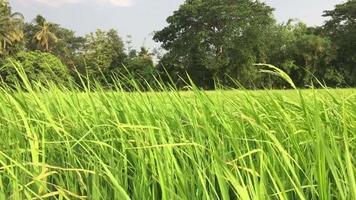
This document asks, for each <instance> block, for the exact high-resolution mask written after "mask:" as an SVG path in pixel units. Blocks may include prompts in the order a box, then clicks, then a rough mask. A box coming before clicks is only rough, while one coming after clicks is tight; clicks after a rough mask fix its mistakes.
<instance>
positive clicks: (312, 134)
mask: <svg viewBox="0 0 356 200" xmlns="http://www.w3.org/2000/svg"><path fill="white" fill-rule="evenodd" d="M119 84H120V83H117V87H120V85H119ZM2 89H3V92H1V93H0V105H1V106H0V116H1V117H0V147H1V148H0V199H1V200H2V199H4V200H5V199H14V200H22V199H55V200H56V199H58V200H61V199H65V200H70V199H83V200H84V199H92V200H99V199H119V200H121V199H122V200H128V199H140V200H141V199H142V200H145V199H162V200H171V199H181V200H195V199H196V200H200V199H222V200H230V199H241V200H259V199H261V200H262V199H263V200H265V199H266V200H269V199H271V200H289V199H290V200H293V199H304V200H319V199H338V200H354V199H356V184H355V172H356V168H355V155H356V145H355V143H356V140H355V133H356V126H355V125H356V124H355V122H356V96H355V92H356V91H355V90H352V89H350V90H301V91H296V90H293V91H257V92H255V91H241V90H239V91H231V92H230V91H214V92H205V91H201V90H194V91H193V92H179V91H172V90H165V91H164V92H160V93H157V92H154V93H147V92H145V93H140V92H135V93H127V92H124V91H122V90H120V89H118V90H117V92H105V91H101V92H100V91H97V92H91V91H90V90H86V91H84V92H80V91H72V92H67V91H66V90H64V91H63V89H61V88H57V87H53V88H51V90H48V91H47V92H45V93H43V92H40V91H41V88H38V89H31V88H27V91H28V92H26V93H23V92H19V91H18V90H15V91H14V90H9V89H8V88H2Z"/></svg>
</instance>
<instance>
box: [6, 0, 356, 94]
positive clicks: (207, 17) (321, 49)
mask: <svg viewBox="0 0 356 200" xmlns="http://www.w3.org/2000/svg"><path fill="white" fill-rule="evenodd" d="M355 11H356V0H348V1H346V2H344V3H341V4H338V5H336V6H335V8H334V9H333V10H328V11H325V12H324V15H323V16H324V17H325V19H326V21H325V24H323V25H321V26H314V27H309V26H307V25H306V24H305V23H303V22H301V21H298V20H289V21H288V22H286V23H278V22H277V21H276V20H275V18H274V16H273V8H271V7H270V6H268V5H267V4H266V3H262V2H261V1H255V0H233V1H232V0H186V1H185V2H184V3H183V4H182V5H181V6H180V7H179V9H178V10H177V11H175V12H174V13H173V14H172V15H171V16H169V17H168V18H167V26H166V27H164V28H163V29H162V30H158V31H157V32H155V34H154V36H153V39H154V40H155V41H157V42H160V43H161V45H162V49H163V50H162V51H156V50H150V49H149V48H146V47H142V48H141V49H134V48H133V47H132V41H131V39H130V37H128V41H125V42H123V40H122V38H121V36H120V35H119V32H118V31H117V30H114V29H110V30H100V29H98V30H97V31H95V32H93V33H88V34H86V35H85V36H77V35H76V34H75V32H74V31H72V30H69V29H67V28H64V27H62V26H61V25H59V24H56V23H53V22H50V21H48V20H47V19H45V18H44V17H43V16H41V15H38V16H36V17H35V19H33V20H32V21H30V22H24V18H23V16H22V15H21V13H16V12H12V9H11V6H10V4H9V3H8V1H6V0H0V69H1V70H2V72H1V74H0V76H2V79H3V80H5V82H6V80H8V74H9V73H15V71H14V70H11V68H9V62H8V61H9V59H10V60H19V59H20V58H21V59H20V60H23V61H26V62H22V61H21V62H20V63H21V64H23V63H24V64H23V65H25V66H26V67H27V68H28V69H30V68H29V64H28V63H31V64H33V65H34V66H38V69H36V70H35V73H39V71H38V70H40V71H41V70H45V68H43V67H41V66H43V65H44V64H38V63H37V61H36V62H35V61H34V60H33V59H32V58H36V59H39V60H38V62H39V63H41V62H43V63H45V62H46V61H45V60H43V59H42V57H41V56H43V58H45V59H50V61H48V63H51V64H53V62H52V61H53V56H54V57H56V58H58V60H59V61H60V63H61V64H60V65H61V66H62V65H63V66H65V68H66V71H67V72H68V73H65V74H69V76H70V79H66V80H73V79H74V80H75V81H76V82H77V83H78V84H82V81H83V79H87V78H89V79H90V80H96V81H98V82H99V83H101V84H103V85H107V86H108V88H110V85H111V84H112V80H113V79H117V77H126V79H125V80H122V81H123V83H122V84H123V85H130V84H131V83H130V80H129V79H135V80H136V81H138V83H139V84H141V86H143V85H146V86H147V83H148V84H154V83H155V82H156V80H157V78H158V79H159V80H162V81H164V82H166V83H170V84H171V83H172V81H173V84H174V85H175V86H177V87H178V88H182V87H184V86H186V84H187V83H188V82H189V81H193V82H194V83H195V84H196V85H197V86H198V87H200V88H204V89H214V88H215V86H216V85H217V84H221V85H222V86H228V87H240V86H243V87H247V88H253V89H255V88H285V87H289V85H288V84H287V83H284V81H282V80H281V79H279V78H278V77H275V76H271V75H270V74H265V73H261V70H263V67H261V66H260V65H256V64H257V63H268V64H272V65H275V66H277V67H279V68H280V69H282V70H283V71H285V72H286V73H287V74H289V75H290V77H291V78H292V79H293V81H294V82H295V84H296V85H297V86H298V87H302V88H304V87H309V86H320V85H319V83H322V84H325V85H327V86H330V87H354V86H356V70H355V69H356V53H355V52H356V49H355V48H356V12H355ZM125 44H126V46H125ZM49 55H51V56H49ZM22 58H26V59H22ZM30 58H31V59H30ZM55 63H59V62H55ZM50 67H51V66H50ZM56 67H57V66H53V68H54V69H56ZM4 69H6V70H7V71H8V72H5V71H4ZM28 73H30V74H31V73H33V72H31V70H30V71H28ZM6 74H7V75H6ZM60 74H63V73H60ZM5 75H6V77H4V76H5ZM52 75H53V76H56V75H55V74H52ZM31 76H32V75H31ZM58 76H61V75H58ZM55 78H56V77H52V78H50V79H53V80H56V79H55ZM62 78H63V77H62ZM62 78H61V79H62ZM126 82H127V83H126ZM128 87H130V86H128ZM142 88H145V87H142Z"/></svg>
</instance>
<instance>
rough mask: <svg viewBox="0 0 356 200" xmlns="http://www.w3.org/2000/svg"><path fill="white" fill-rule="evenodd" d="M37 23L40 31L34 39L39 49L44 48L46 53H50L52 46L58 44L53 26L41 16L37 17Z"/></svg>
mask: <svg viewBox="0 0 356 200" xmlns="http://www.w3.org/2000/svg"><path fill="white" fill-rule="evenodd" d="M35 22H36V26H37V27H38V31H37V32H36V34H35V36H34V38H33V39H34V40H35V42H36V43H37V45H38V46H39V47H41V48H43V49H44V50H45V51H49V46H50V44H51V43H57V42H58V38H57V36H56V34H54V33H53V32H52V26H53V25H52V24H51V23H48V22H47V21H46V19H45V18H44V17H42V16H40V15H38V16H37V17H36V19H35Z"/></svg>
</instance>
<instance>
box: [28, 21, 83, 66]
mask: <svg viewBox="0 0 356 200" xmlns="http://www.w3.org/2000/svg"><path fill="white" fill-rule="evenodd" d="M41 18H42V17H40V16H37V17H36V19H37V20H33V23H26V24H25V28H24V32H25V38H26V49H27V50H29V51H36V50H42V51H43V50H44V48H43V47H42V46H41V45H38V41H37V40H35V39H33V38H35V35H36V34H37V33H38V32H39V31H40V30H41V28H40V26H39V25H38V23H37V22H36V21H39V23H42V22H41V21H43V20H45V19H42V20H41ZM47 23H48V24H51V32H52V33H53V34H54V35H55V36H56V38H57V41H56V43H53V42H51V43H50V45H49V46H50V48H49V49H48V51H49V52H50V53H52V54H54V55H56V56H58V57H59V58H60V59H61V61H62V62H63V63H64V64H65V65H66V66H68V67H69V68H70V69H74V68H75V67H76V66H77V65H79V64H78V60H80V58H79V57H78V54H79V52H81V51H82V50H83V47H84V43H85V39H84V38H83V37H78V36H76V35H75V32H74V31H72V30H69V29H66V28H63V27H61V26H60V25H59V24H55V23H52V22H47Z"/></svg>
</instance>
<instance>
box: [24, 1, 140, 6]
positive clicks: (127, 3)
mask: <svg viewBox="0 0 356 200" xmlns="http://www.w3.org/2000/svg"><path fill="white" fill-rule="evenodd" d="M20 1H22V2H23V3H29V1H32V2H37V3H42V4H46V5H49V6H61V5H64V4H76V3H99V4H110V5H113V6H121V7H128V6H132V3H133V0H20Z"/></svg>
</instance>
